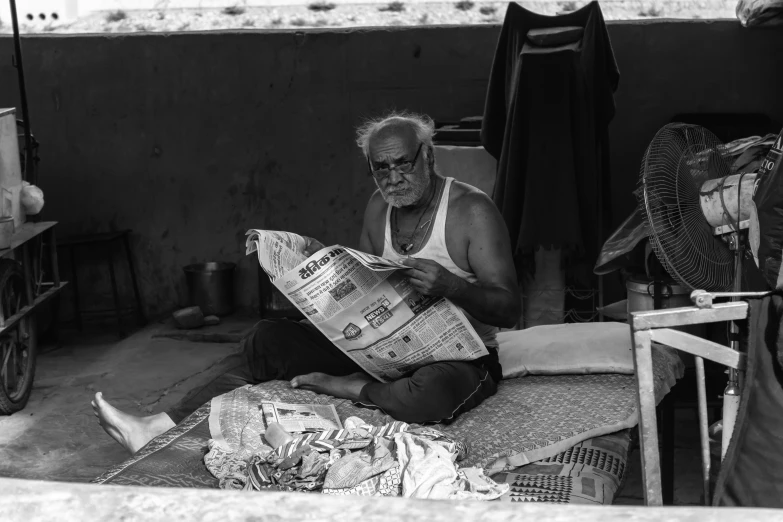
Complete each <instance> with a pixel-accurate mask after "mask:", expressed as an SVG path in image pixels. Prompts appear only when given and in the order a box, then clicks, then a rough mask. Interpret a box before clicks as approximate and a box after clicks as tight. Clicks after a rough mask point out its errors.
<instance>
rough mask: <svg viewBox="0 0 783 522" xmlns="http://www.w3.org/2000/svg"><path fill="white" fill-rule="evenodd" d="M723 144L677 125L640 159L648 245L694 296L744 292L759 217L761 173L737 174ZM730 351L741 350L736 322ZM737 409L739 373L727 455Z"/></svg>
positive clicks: (727, 405) (727, 423)
mask: <svg viewBox="0 0 783 522" xmlns="http://www.w3.org/2000/svg"><path fill="white" fill-rule="evenodd" d="M730 165H731V164H730V162H729V159H728V154H727V151H726V150H725V147H724V146H723V144H722V143H721V142H720V140H719V139H718V138H717V137H716V136H715V135H713V134H712V133H711V132H709V131H708V130H707V129H704V128H703V127H699V126H695V125H686V124H682V123H672V124H669V125H666V126H665V127H663V128H662V129H660V130H659V131H658V133H657V134H656V135H655V137H654V138H653V140H652V142H651V143H650V145H649V146H648V148H647V150H646V152H645V154H644V158H643V160H642V167H641V175H640V187H639V190H637V191H636V194H637V197H638V200H639V207H640V209H641V211H642V213H643V214H644V216H645V218H646V219H647V222H648V223H649V226H650V235H649V239H650V243H651V245H652V248H653V251H654V252H655V254H656V257H657V258H658V260H659V261H660V262H661V264H662V265H663V267H664V268H665V270H666V271H667V272H668V274H669V275H670V276H671V277H673V278H674V279H676V280H677V281H679V282H680V283H681V284H682V285H684V286H686V287H687V288H690V289H691V290H703V291H707V292H716V293H722V292H729V291H731V292H739V291H740V290H741V288H740V284H741V277H740V274H741V266H742V261H743V257H744V256H745V255H747V252H748V250H747V249H746V248H745V247H744V244H745V236H746V234H744V233H743V229H746V228H747V227H748V222H749V221H751V220H749V217H750V215H751V213H752V212H754V211H755V205H754V204H753V188H754V183H755V179H756V174H736V173H734V172H732V168H731V166H730ZM731 332H732V335H731V337H730V341H731V347H732V348H733V349H735V350H737V349H738V348H739V346H738V343H737V341H736V333H737V332H736V325H735V324H734V323H731ZM738 405H739V385H738V381H737V374H736V370H730V372H729V383H728V385H727V387H726V391H725V392H724V403H723V452H724V454H725V450H726V448H728V442H729V439H730V437H731V434H732V432H733V427H734V420H735V418H736V412H737V407H738Z"/></svg>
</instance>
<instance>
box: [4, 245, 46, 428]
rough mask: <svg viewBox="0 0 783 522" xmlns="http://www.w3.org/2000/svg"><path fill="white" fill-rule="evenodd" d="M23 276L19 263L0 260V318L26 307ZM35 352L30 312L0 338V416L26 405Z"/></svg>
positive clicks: (5, 317) (32, 317) (32, 320)
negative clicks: (0, 314)
mask: <svg viewBox="0 0 783 522" xmlns="http://www.w3.org/2000/svg"><path fill="white" fill-rule="evenodd" d="M24 277H25V276H24V272H23V271H22V267H21V266H20V265H19V263H17V262H15V261H12V260H10V259H1V260H0V313H2V316H3V318H4V319H8V318H10V317H12V316H13V315H14V314H16V313H17V312H19V311H20V310H21V309H22V308H23V307H25V306H26V305H27V293H26V292H25V280H24ZM37 353H38V346H37V339H36V332H35V319H34V316H33V314H32V313H31V314H30V315H27V316H26V317H24V318H23V319H21V320H20V321H19V322H18V323H16V325H14V326H13V327H12V328H10V329H9V330H6V331H5V332H3V334H2V335H0V414H4V415H10V414H11V413H14V412H17V411H19V410H21V409H23V408H24V407H25V406H26V405H27V401H28V399H29V398H30V392H31V391H32V388H33V380H34V379H35V360H36V356H37Z"/></svg>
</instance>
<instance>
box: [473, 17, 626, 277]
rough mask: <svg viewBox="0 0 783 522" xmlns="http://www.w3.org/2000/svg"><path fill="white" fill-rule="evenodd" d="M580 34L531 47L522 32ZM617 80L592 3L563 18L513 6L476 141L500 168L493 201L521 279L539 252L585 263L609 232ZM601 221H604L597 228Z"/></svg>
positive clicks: (592, 259) (609, 48) (592, 260)
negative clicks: (554, 252)
mask: <svg viewBox="0 0 783 522" xmlns="http://www.w3.org/2000/svg"><path fill="white" fill-rule="evenodd" d="M558 27H572V28H573V27H576V28H583V33H582V36H581V38H580V39H579V40H578V41H576V42H573V43H565V44H561V45H556V46H541V45H538V44H533V43H532V42H531V40H530V38H528V31H530V30H540V29H551V28H558ZM619 78H620V73H619V71H618V69H617V64H616V62H615V59H614V53H613V51H612V46H611V44H610V42H609V34H608V32H607V30H606V25H605V23H604V17H603V14H602V13H601V9H600V7H599V5H598V2H591V3H590V4H588V5H586V6H585V7H583V8H581V9H579V10H577V11H574V12H572V13H569V14H565V15H562V16H543V15H539V14H536V13H533V12H531V11H528V10H527V9H525V8H523V7H521V6H519V5H517V4H514V3H511V4H509V6H508V10H507V11H506V18H505V21H504V22H503V29H502V30H501V33H500V39H499V41H498V45H497V50H496V52H495V58H494V62H493V64H492V71H491V74H490V79H489V86H488V90H487V99H486V105H485V109H484V118H483V121H482V129H481V139H482V144H483V145H484V147H485V148H486V150H487V151H488V152H489V153H490V154H491V155H492V156H494V157H495V158H496V159H497V160H498V171H497V180H496V184H495V191H494V194H493V199H494V200H495V204H496V205H497V206H498V208H499V209H500V211H501V213H502V214H503V217H504V219H505V221H506V224H507V226H508V228H509V233H510V234H511V240H512V248H513V249H514V255H515V258H516V260H517V264H518V266H519V267H520V268H521V270H522V271H526V272H528V273H532V272H533V270H534V265H533V261H532V257H533V256H532V254H533V253H534V252H535V250H536V248H537V247H539V246H544V247H547V248H550V247H557V248H561V249H563V252H564V254H565V259H564V260H565V262H566V263H567V265H566V268H568V262H569V260H570V261H571V262H578V263H582V264H584V265H585V267H586V268H587V269H586V270H584V271H583V272H584V274H586V277H590V275H589V274H590V273H591V269H592V265H593V264H594V263H595V261H596V259H597V257H598V252H599V250H600V246H601V245H600V244H599V241H601V240H602V239H603V238H605V237H604V234H603V232H602V231H599V224H600V223H602V226H603V228H604V229H605V228H606V227H607V226H608V225H609V217H610V216H609V213H608V209H609V207H610V205H609V202H608V201H606V199H604V201H603V204H601V201H602V200H601V198H602V196H603V195H608V194H609V191H610V188H609V166H608V165H609V136H608V125H609V122H610V121H611V119H612V118H613V116H614V112H615V105H614V92H615V91H616V90H617V85H618V82H619ZM601 217H602V218H603V221H602V220H601Z"/></svg>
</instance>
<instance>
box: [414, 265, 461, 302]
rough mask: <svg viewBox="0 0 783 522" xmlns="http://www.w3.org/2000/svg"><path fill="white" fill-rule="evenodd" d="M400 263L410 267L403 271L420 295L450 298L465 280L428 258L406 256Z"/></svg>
mask: <svg viewBox="0 0 783 522" xmlns="http://www.w3.org/2000/svg"><path fill="white" fill-rule="evenodd" d="M402 264H403V265H405V266H408V267H410V268H409V269H408V270H406V271H405V275H406V276H408V278H409V279H410V282H411V286H413V288H415V289H416V291H417V292H419V293H420V294H422V295H432V296H440V297H446V298H452V297H454V296H456V295H458V294H459V293H460V292H461V291H462V289H463V288H464V286H465V284H466V281H464V280H463V279H462V278H460V277H458V276H456V275H454V274H452V273H451V272H449V271H448V270H446V269H445V268H443V267H442V266H441V265H440V264H438V263H436V262H435V261H431V260H429V259H416V258H408V259H404V260H403V261H402Z"/></svg>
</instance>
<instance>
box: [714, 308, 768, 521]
mask: <svg viewBox="0 0 783 522" xmlns="http://www.w3.org/2000/svg"><path fill="white" fill-rule="evenodd" d="M782 319H783V297H781V296H780V295H772V296H769V297H765V298H764V299H758V300H755V299H754V300H751V301H750V316H749V319H748V322H747V323H748V324H747V325H746V326H745V327H744V329H745V332H744V333H746V334H747V335H748V353H747V355H748V358H747V367H746V372H745V380H744V385H743V388H742V392H741V395H740V407H739V412H738V413H737V423H736V427H735V429H734V434H733V435H732V438H731V442H730V443H729V449H728V451H727V452H726V458H725V459H724V460H723V463H722V465H721V469H720V474H719V475H718V481H717V484H716V486H715V495H714V498H713V504H714V505H716V506H736V507H766V508H783V365H782V363H783V357H782V356H781V354H783V329H781V320H782Z"/></svg>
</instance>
